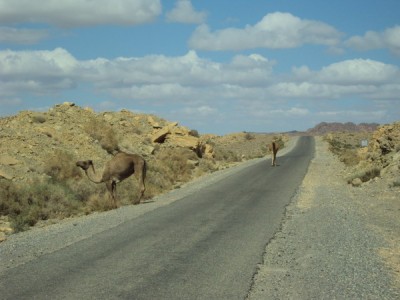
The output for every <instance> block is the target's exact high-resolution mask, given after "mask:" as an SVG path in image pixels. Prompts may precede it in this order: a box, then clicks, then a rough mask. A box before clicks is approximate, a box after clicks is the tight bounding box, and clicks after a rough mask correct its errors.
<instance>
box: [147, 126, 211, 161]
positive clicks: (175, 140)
mask: <svg viewBox="0 0 400 300" xmlns="http://www.w3.org/2000/svg"><path fill="white" fill-rule="evenodd" d="M152 142H153V143H159V144H163V143H167V144H169V145H171V146H173V147H183V148H188V149H190V150H192V151H194V152H195V153H196V154H197V155H198V156H199V157H204V158H213V157H214V153H213V152H214V150H213V148H212V146H211V145H208V144H206V143H202V142H201V141H200V138H199V137H197V136H193V135H191V131H190V130H189V129H188V128H186V127H183V126H178V123H177V122H174V123H169V124H167V125H166V126H164V127H163V128H161V129H158V130H156V132H154V133H153V135H152Z"/></svg>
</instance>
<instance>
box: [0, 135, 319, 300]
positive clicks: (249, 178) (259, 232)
mask: <svg viewBox="0 0 400 300" xmlns="http://www.w3.org/2000/svg"><path fill="white" fill-rule="evenodd" d="M313 153H314V140H313V138H311V137H302V138H300V139H299V140H298V143H297V145H296V146H295V147H294V149H293V150H292V151H291V152H289V153H287V154H286V155H285V156H282V157H278V159H277V163H278V166H277V167H271V166H270V160H264V161H262V162H260V163H258V164H255V165H252V166H249V167H247V168H245V169H242V170H240V171H239V172H237V173H235V174H233V175H230V176H229V177H226V178H224V179H223V180H220V181H219V182H217V183H214V184H211V185H209V186H207V187H204V188H202V189H201V190H199V191H198V192H197V193H195V194H192V195H190V196H186V197H185V198H183V199H181V200H178V201H175V202H173V203H172V204H170V205H167V206H164V207H160V208H158V209H155V210H153V211H150V212H148V213H146V214H144V215H142V216H140V217H138V218H135V219H133V220H130V221H128V222H125V223H122V224H121V225H119V226H117V227H115V228H113V229H110V230H107V231H103V232H101V233H99V234H96V235H94V236H93V237H91V238H87V239H85V240H82V241H80V242H77V243H74V244H72V245H70V246H68V247H66V248H63V249H61V250H59V251H55V252H53V253H49V254H46V255H43V256H40V257H38V258H37V259H35V260H32V261H29V262H27V263H26V264H23V265H20V266H17V267H15V268H11V269H9V270H8V271H7V272H6V273H5V274H3V275H1V277H0V299H244V298H245V297H246V295H247V293H248V291H249V289H250V287H251V283H252V277H253V275H254V274H255V272H256V268H257V264H258V263H261V262H262V257H263V251H264V250H265V246H266V244H267V243H268V241H269V240H270V239H271V238H272V237H273V236H274V234H275V232H276V231H277V230H278V229H279V228H280V225H281V220H282V218H283V215H284V212H285V207H286V206H287V205H288V204H289V203H290V201H291V199H292V197H293V195H294V194H295V193H296V189H297V188H298V186H299V185H300V183H301V181H302V179H303V177H304V175H305V174H306V172H307V167H308V165H309V162H310V160H311V158H312V156H313ZM278 154H279V153H278Z"/></svg>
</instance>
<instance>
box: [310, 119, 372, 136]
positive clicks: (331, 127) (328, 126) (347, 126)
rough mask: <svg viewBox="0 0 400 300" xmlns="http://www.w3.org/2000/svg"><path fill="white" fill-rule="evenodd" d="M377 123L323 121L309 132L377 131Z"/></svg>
mask: <svg viewBox="0 0 400 300" xmlns="http://www.w3.org/2000/svg"><path fill="white" fill-rule="evenodd" d="M378 126H379V124H377V123H360V124H358V125H357V124H354V123H352V122H347V123H339V122H333V123H327V122H321V123H319V124H317V125H315V126H314V127H313V128H310V129H308V130H307V132H306V133H307V134H310V135H324V134H327V133H330V132H360V131H371V132H372V131H375V130H376V129H377V128H378Z"/></svg>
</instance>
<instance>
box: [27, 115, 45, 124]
mask: <svg viewBox="0 0 400 300" xmlns="http://www.w3.org/2000/svg"><path fill="white" fill-rule="evenodd" d="M31 119H32V122H33V123H44V122H46V116H45V115H44V114H43V113H35V114H33V115H32V117H31Z"/></svg>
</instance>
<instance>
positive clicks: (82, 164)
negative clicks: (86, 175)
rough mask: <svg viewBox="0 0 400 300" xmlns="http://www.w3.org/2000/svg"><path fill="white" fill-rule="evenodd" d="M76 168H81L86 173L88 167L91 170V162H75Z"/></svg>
mask: <svg viewBox="0 0 400 300" xmlns="http://www.w3.org/2000/svg"><path fill="white" fill-rule="evenodd" d="M76 166H77V167H80V168H82V169H83V170H84V171H87V170H88V169H89V168H90V166H92V168H93V161H91V160H81V161H78V162H76Z"/></svg>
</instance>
